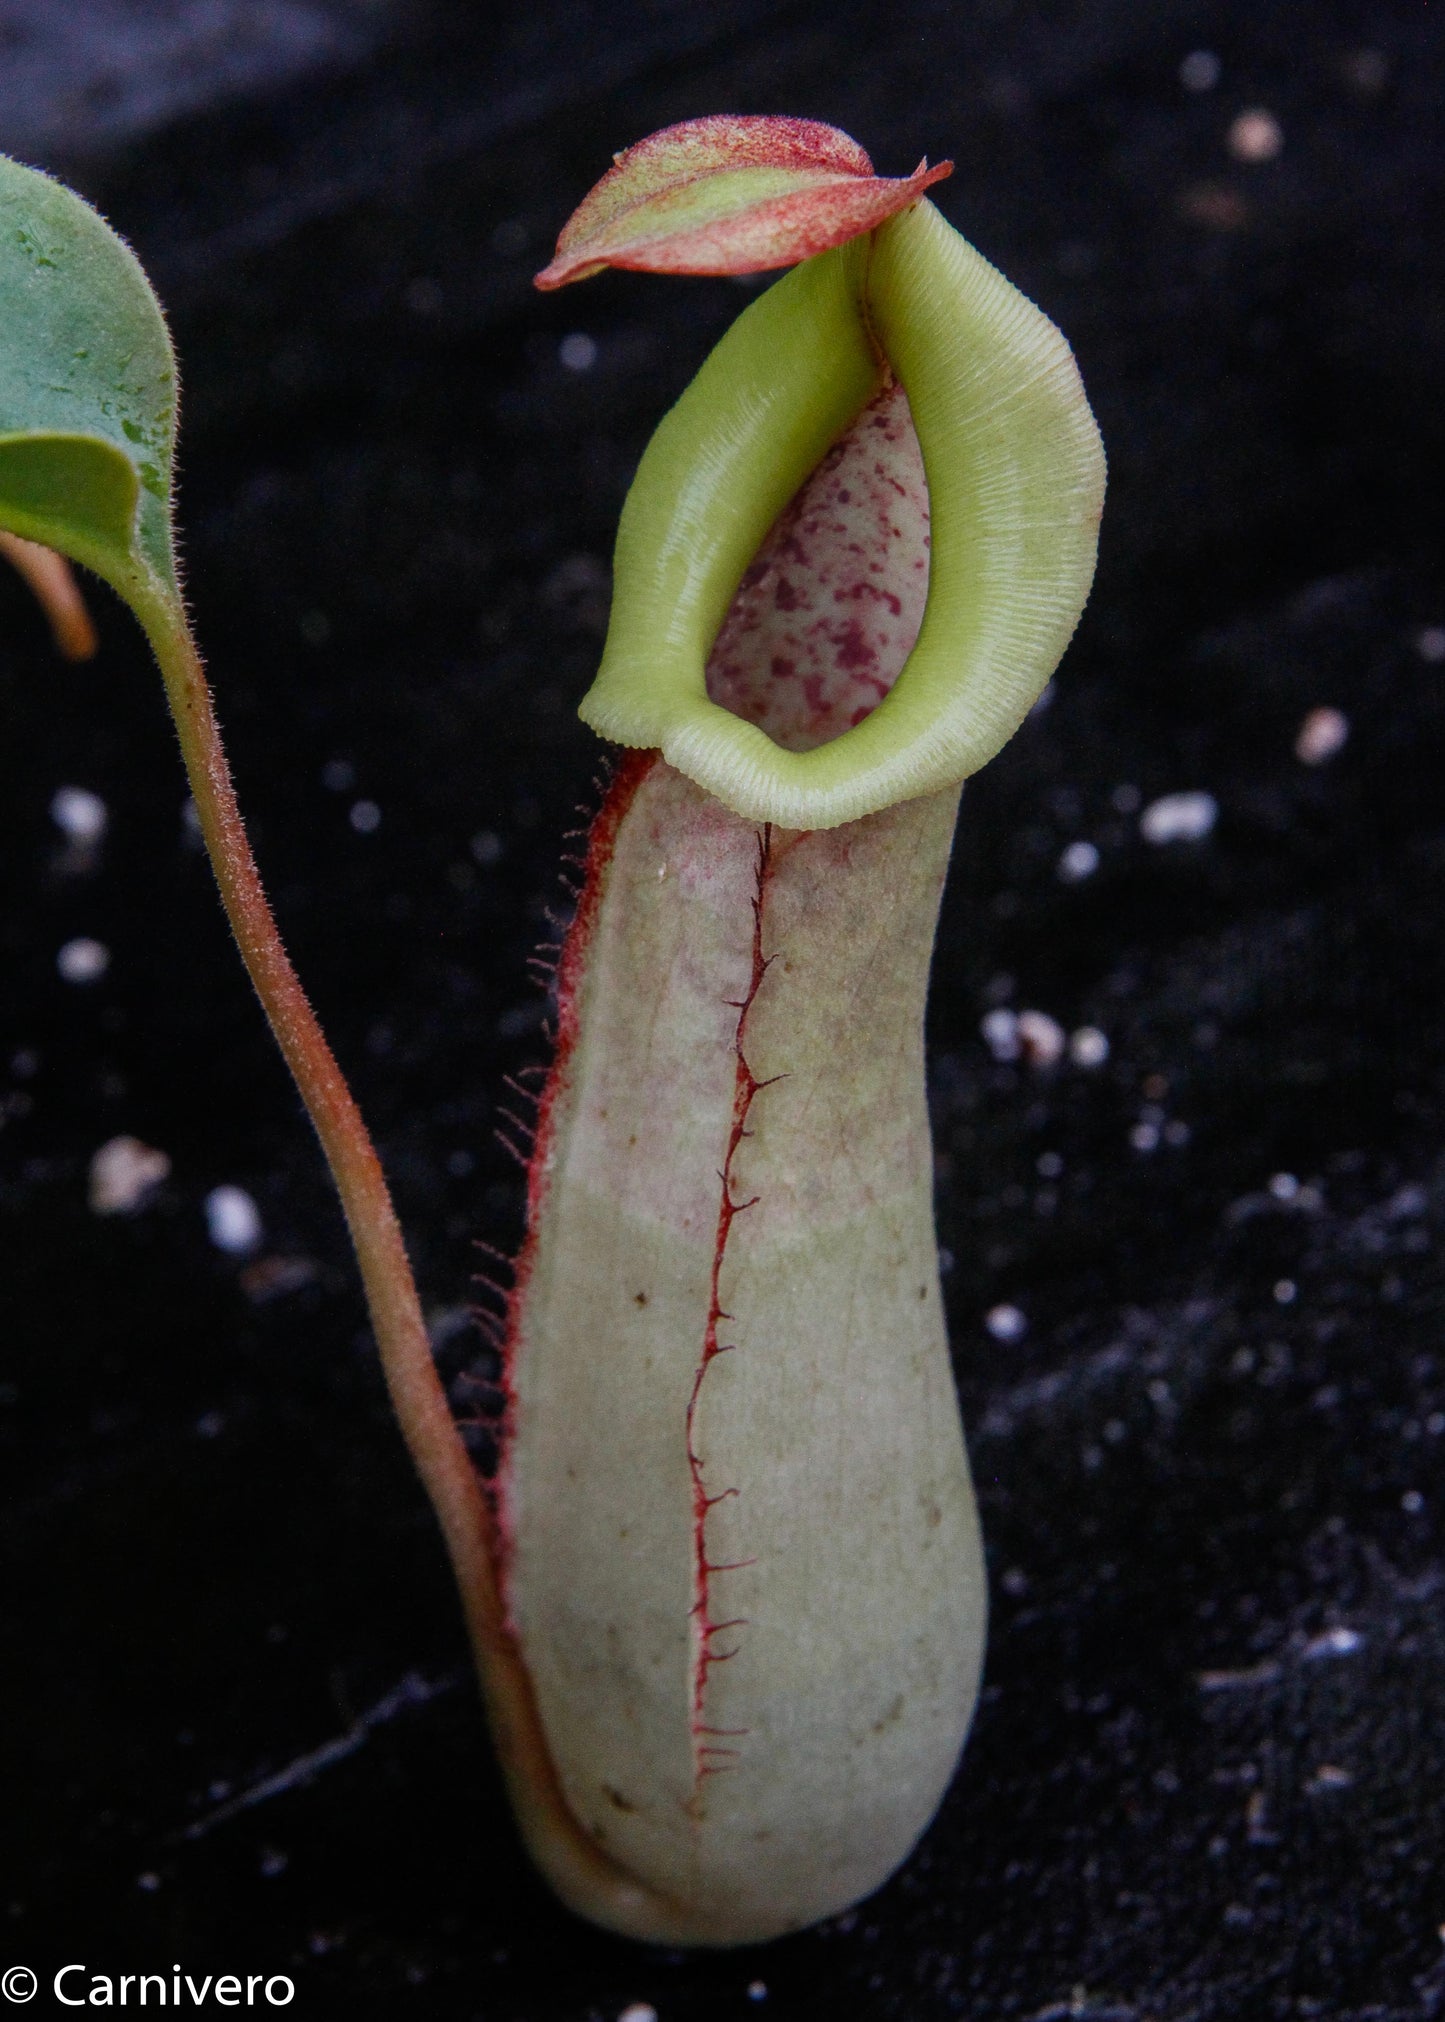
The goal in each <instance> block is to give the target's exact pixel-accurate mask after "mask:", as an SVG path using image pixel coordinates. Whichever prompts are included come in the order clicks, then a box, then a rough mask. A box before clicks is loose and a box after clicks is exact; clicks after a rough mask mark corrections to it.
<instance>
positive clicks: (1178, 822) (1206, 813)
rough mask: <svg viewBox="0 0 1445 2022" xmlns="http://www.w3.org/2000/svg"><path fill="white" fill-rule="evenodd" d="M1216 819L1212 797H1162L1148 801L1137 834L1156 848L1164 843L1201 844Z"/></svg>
mask: <svg viewBox="0 0 1445 2022" xmlns="http://www.w3.org/2000/svg"><path fill="white" fill-rule="evenodd" d="M1218 819H1219V802H1218V801H1217V800H1216V799H1215V798H1214V795H1213V794H1212V793H1166V794H1164V795H1162V796H1161V798H1160V799H1158V800H1151V801H1150V803H1149V805H1148V806H1147V807H1146V808H1145V810H1144V812H1143V813H1142V814H1141V815H1140V817H1139V833H1140V835H1142V836H1143V838H1144V840H1145V842H1147V843H1153V844H1154V845H1155V847H1156V848H1158V847H1159V846H1161V845H1162V844H1164V843H1173V842H1203V840H1204V838H1205V837H1206V836H1207V835H1208V834H1209V832H1210V830H1211V829H1212V828H1213V827H1214V824H1215V822H1216V821H1217V820H1218Z"/></svg>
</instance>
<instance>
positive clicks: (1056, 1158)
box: [1034, 1151, 1064, 1179]
mask: <svg viewBox="0 0 1445 2022" xmlns="http://www.w3.org/2000/svg"><path fill="white" fill-rule="evenodd" d="M1063 1169H1064V1161H1063V1158H1062V1156H1061V1155H1060V1153H1058V1152H1056V1151H1041V1152H1040V1153H1039V1155H1038V1157H1037V1158H1036V1159H1035V1160H1034V1170H1035V1172H1037V1173H1038V1174H1039V1176H1040V1177H1041V1178H1042V1179H1057V1178H1058V1176H1059V1174H1060V1173H1061V1172H1062V1171H1063Z"/></svg>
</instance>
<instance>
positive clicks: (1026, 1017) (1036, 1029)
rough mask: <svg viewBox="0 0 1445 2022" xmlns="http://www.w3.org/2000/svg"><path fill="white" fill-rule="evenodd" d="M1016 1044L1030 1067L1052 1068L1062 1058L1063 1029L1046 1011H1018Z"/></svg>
mask: <svg viewBox="0 0 1445 2022" xmlns="http://www.w3.org/2000/svg"><path fill="white" fill-rule="evenodd" d="M1018 1043H1019V1048H1020V1050H1021V1052H1022V1053H1023V1056H1024V1059H1025V1060H1027V1062H1028V1064H1029V1066H1030V1067H1053V1066H1054V1065H1055V1064H1056V1063H1057V1062H1058V1061H1060V1060H1062V1059H1063V1056H1064V1043H1065V1042H1064V1028H1063V1026H1062V1025H1060V1023H1059V1022H1058V1020H1057V1019H1056V1018H1050V1016H1049V1014H1048V1012H1047V1011H1020V1013H1019V1015H1018Z"/></svg>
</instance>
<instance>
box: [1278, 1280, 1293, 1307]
mask: <svg viewBox="0 0 1445 2022" xmlns="http://www.w3.org/2000/svg"><path fill="white" fill-rule="evenodd" d="M1298 1297H1299V1286H1298V1285H1297V1284H1296V1283H1295V1281H1294V1279H1293V1278H1280V1279H1279V1280H1278V1281H1277V1282H1276V1284H1275V1288H1274V1303H1275V1304H1276V1306H1292V1305H1293V1304H1294V1302H1295V1300H1296V1299H1297V1298H1298Z"/></svg>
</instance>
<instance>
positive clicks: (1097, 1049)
mask: <svg viewBox="0 0 1445 2022" xmlns="http://www.w3.org/2000/svg"><path fill="white" fill-rule="evenodd" d="M1108 1057H1109V1042H1108V1040H1107V1039H1106V1038H1105V1037H1104V1034H1103V1033H1102V1032H1101V1031H1100V1030H1099V1028H1098V1026H1097V1025H1081V1026H1080V1027H1079V1029H1078V1031H1077V1032H1071V1033H1070V1034H1069V1058H1070V1060H1072V1061H1073V1063H1074V1065H1075V1067H1102V1066H1103V1064H1104V1062H1105V1061H1106V1060H1107V1059H1108Z"/></svg>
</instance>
